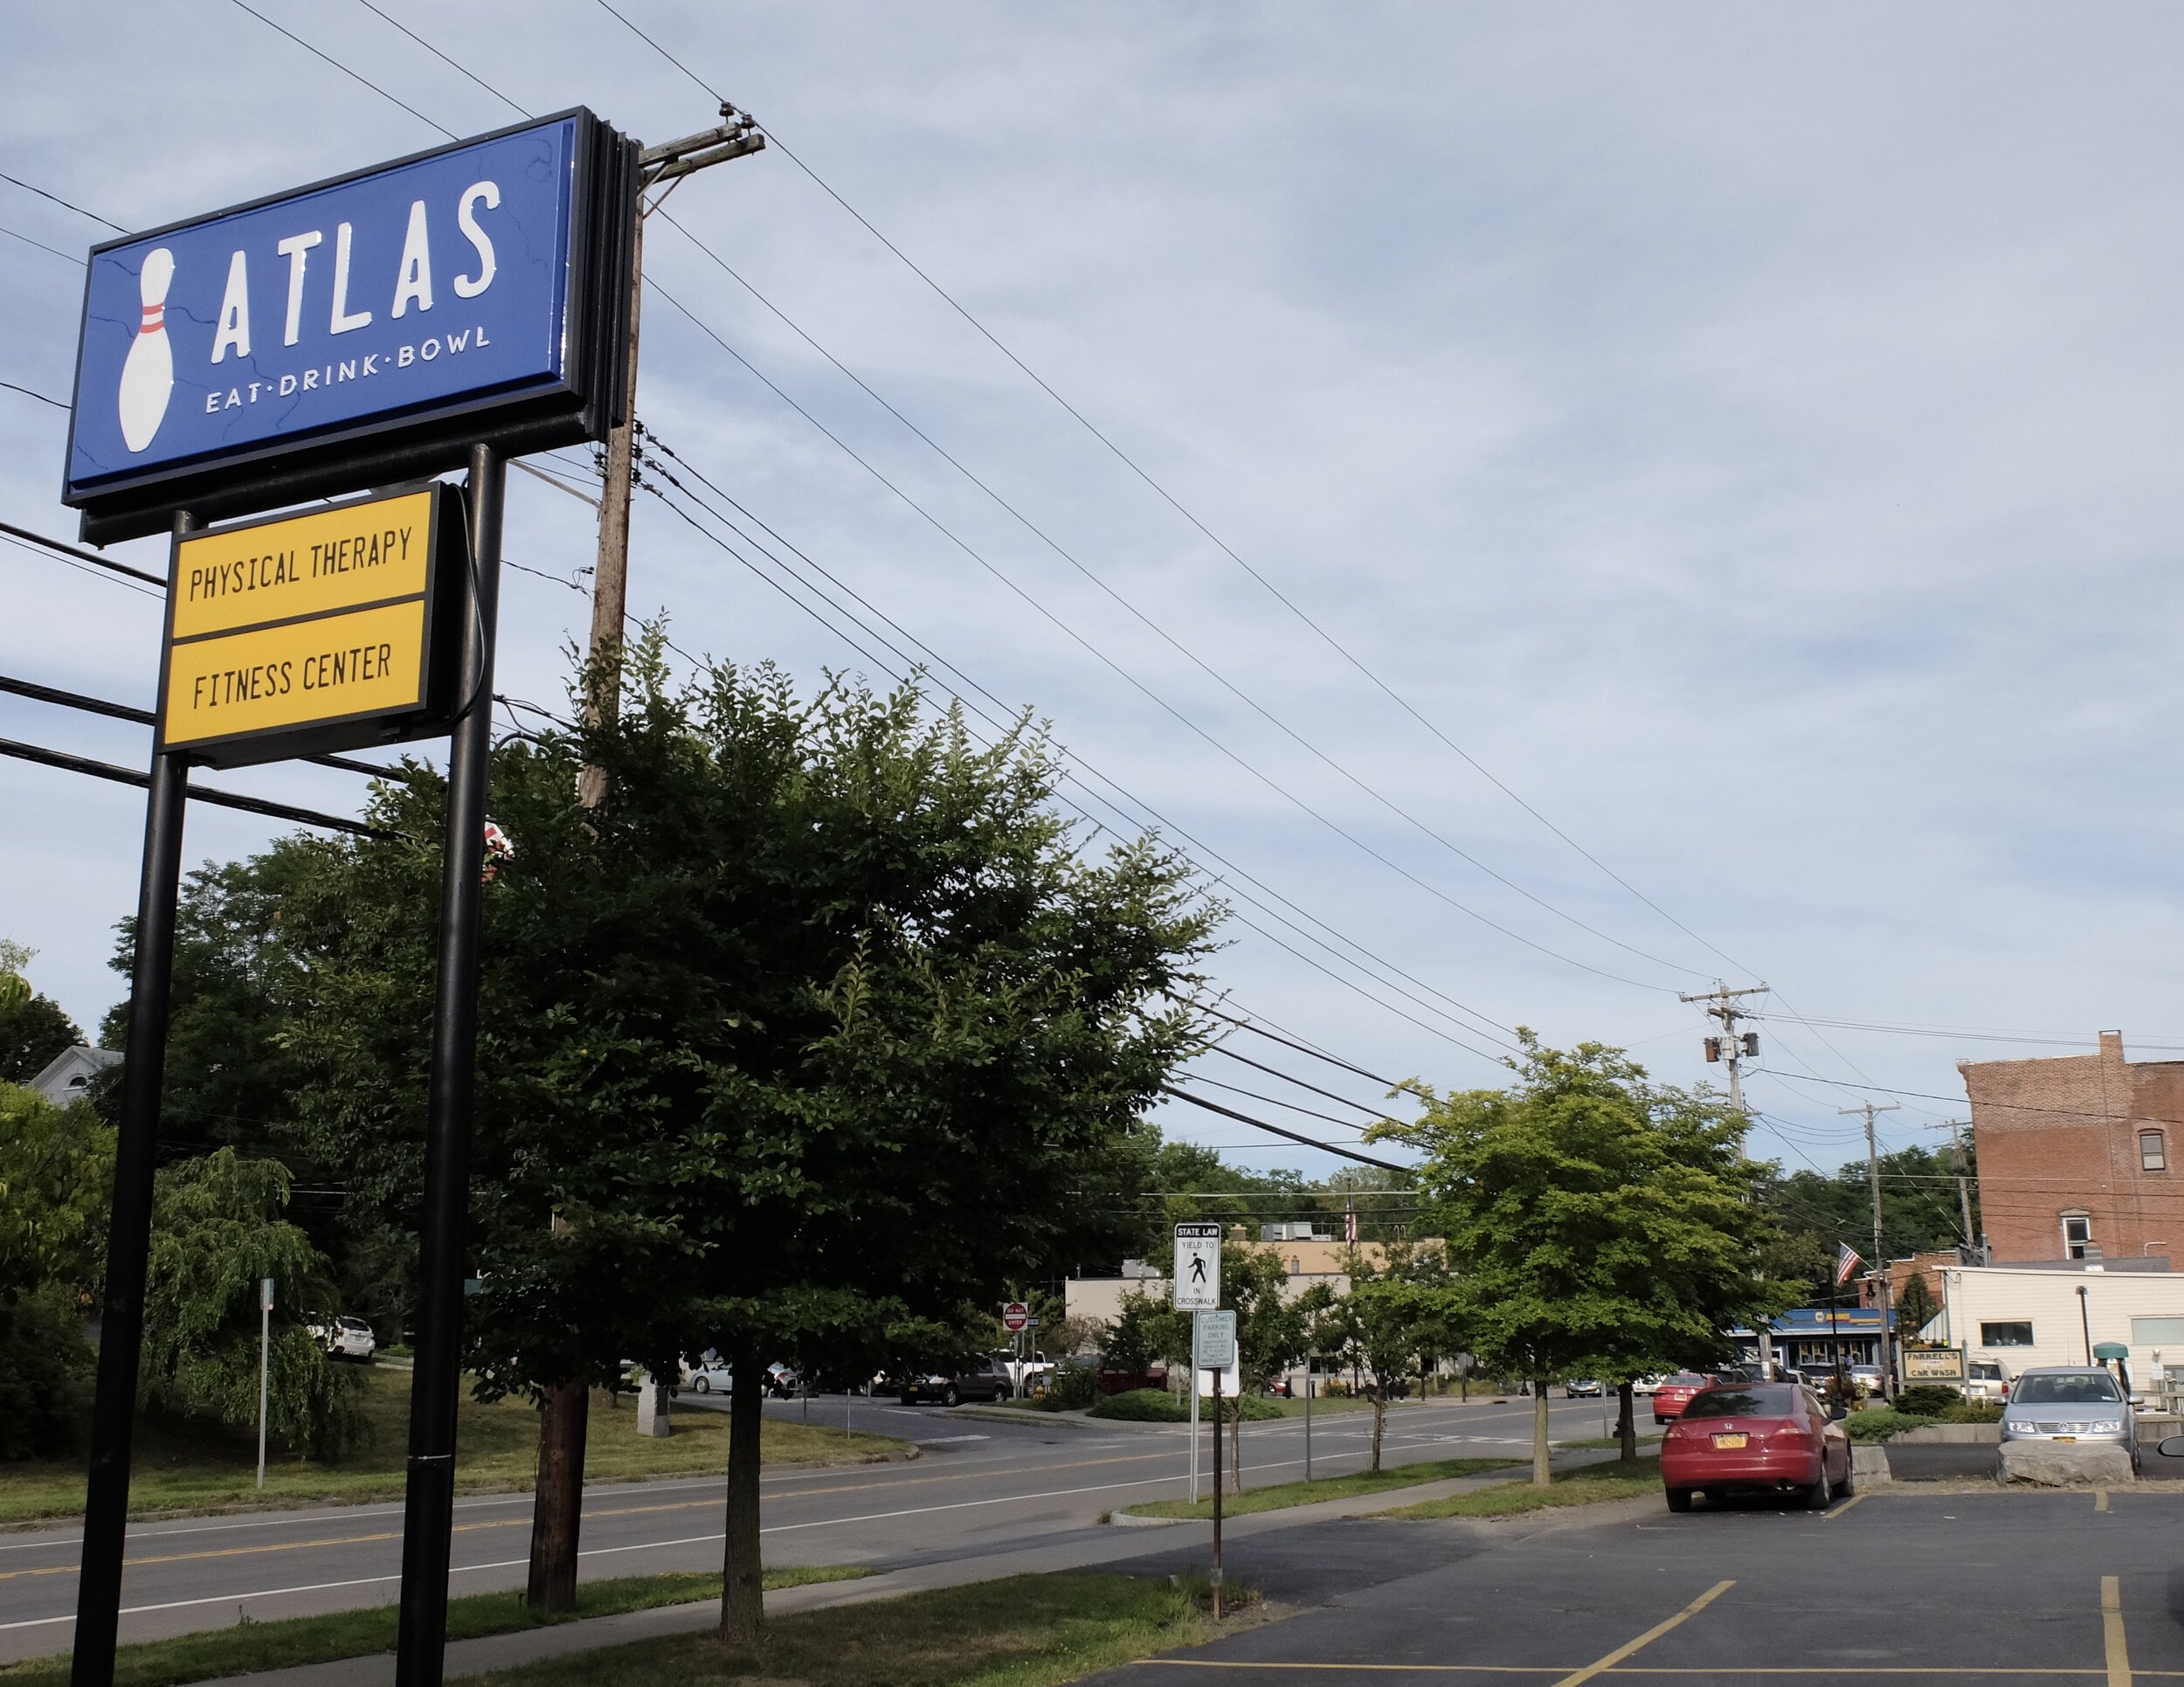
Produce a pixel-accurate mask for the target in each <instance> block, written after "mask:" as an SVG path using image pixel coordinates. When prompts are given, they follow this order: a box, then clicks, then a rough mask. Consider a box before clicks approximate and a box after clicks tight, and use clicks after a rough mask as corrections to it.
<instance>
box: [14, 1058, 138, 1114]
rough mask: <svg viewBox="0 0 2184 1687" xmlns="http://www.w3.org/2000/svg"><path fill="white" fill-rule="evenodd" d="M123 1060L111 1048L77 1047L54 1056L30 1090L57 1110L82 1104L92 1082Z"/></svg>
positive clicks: (32, 1080) (33, 1082)
mask: <svg viewBox="0 0 2184 1687" xmlns="http://www.w3.org/2000/svg"><path fill="white" fill-rule="evenodd" d="M120 1060H121V1056H120V1055H119V1054H115V1053H114V1051H113V1050H112V1049H111V1048H92V1047H86V1045H85V1044H83V1043H78V1044H77V1045H76V1046H75V1047H73V1048H64V1049H62V1050H61V1051H60V1053H59V1054H56V1055H54V1056H53V1058H52V1060H51V1061H48V1062H47V1063H46V1067H45V1070H44V1071H42V1072H40V1073H39V1074H38V1075H37V1076H36V1077H34V1078H32V1079H31V1082H30V1084H29V1086H28V1087H29V1088H31V1089H35V1090H36V1091H38V1094H39V1095H41V1096H45V1099H46V1100H47V1101H49V1102H51V1103H53V1105H54V1106H56V1107H66V1106H67V1105H68V1103H71V1102H78V1101H81V1100H82V1099H83V1098H84V1092H85V1091H86V1089H89V1088H90V1087H91V1081H92V1080H93V1078H95V1077H97V1076H98V1075H99V1074H100V1073H101V1072H103V1071H105V1070H106V1069H107V1068H108V1067H109V1066H113V1065H114V1064H115V1063H116V1062H118V1061H120Z"/></svg>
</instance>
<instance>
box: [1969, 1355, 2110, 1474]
mask: <svg viewBox="0 0 2184 1687" xmlns="http://www.w3.org/2000/svg"><path fill="white" fill-rule="evenodd" d="M2002 1439H2003V1440H2004V1441H2005V1442H2012V1441H2061V1442H2096V1443H2105V1444H2106V1445H2108V1446H2111V1447H2120V1448H2123V1449H2124V1450H2125V1452H2126V1453H2128V1454H2129V1455H2131V1468H2132V1471H2133V1472H2134V1473H2135V1472H2136V1471H2137V1470H2138V1469H2139V1427H2138V1424H2137V1422H2136V1421H2135V1420H2134V1419H2133V1418H2132V1415H2131V1402H2130V1401H2129V1400H2125V1398H2124V1391H2123V1390H2122V1388H2120V1387H2119V1386H2117V1382H2116V1379H2115V1378H2113V1377H2112V1376H2111V1375H2109V1373H2108V1372H2105V1371H2104V1370H2102V1369H2100V1368H2099V1367H2098V1366H2083V1365H2043V1366H2036V1367H2035V1368H2034V1369H2032V1370H2029V1371H2026V1372H2022V1373H2021V1374H2020V1375H2019V1377H2018V1378H2017V1380H2016V1381H2015V1383H2014V1384H2012V1385H2011V1387H2010V1394H2009V1404H2008V1407H2005V1408H2004V1409H2003V1412H2002Z"/></svg>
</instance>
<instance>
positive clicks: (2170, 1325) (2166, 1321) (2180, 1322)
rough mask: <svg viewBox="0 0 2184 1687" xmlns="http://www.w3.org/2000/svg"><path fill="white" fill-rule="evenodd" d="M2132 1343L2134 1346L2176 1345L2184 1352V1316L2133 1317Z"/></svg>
mask: <svg viewBox="0 0 2184 1687" xmlns="http://www.w3.org/2000/svg"><path fill="white" fill-rule="evenodd" d="M2131 1345H2132V1346H2133V1347H2174V1348H2176V1349H2177V1350H2178V1351H2179V1352H2184V1318H2160V1317H2156V1318H2133V1319H2132V1321H2131Z"/></svg>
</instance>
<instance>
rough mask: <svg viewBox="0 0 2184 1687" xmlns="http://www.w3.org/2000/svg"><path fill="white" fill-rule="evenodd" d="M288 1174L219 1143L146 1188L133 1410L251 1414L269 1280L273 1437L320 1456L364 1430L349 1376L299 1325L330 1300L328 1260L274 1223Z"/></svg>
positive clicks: (240, 1423) (221, 1416)
mask: <svg viewBox="0 0 2184 1687" xmlns="http://www.w3.org/2000/svg"><path fill="white" fill-rule="evenodd" d="M287 1199H288V1174H287V1172H286V1171H284V1170H283V1169H282V1168H281V1166H280V1165H279V1164H278V1163H277V1162H275V1161H273V1160H252V1159H244V1158H240V1157H239V1156H238V1155H237V1154H236V1152H235V1151H234V1150H233V1149H232V1148H223V1149H219V1150H218V1151H215V1152H213V1153H211V1154H209V1155H207V1156H205V1157H204V1158H201V1159H193V1160H180V1161H177V1162H176V1163H175V1164H174V1165H169V1166H165V1167H162V1169H161V1171H160V1172H159V1173H158V1176H157V1178H156V1181H155V1184H154V1186H153V1196H152V1234H151V1256H150V1261H149V1269H148V1270H147V1272H146V1276H145V1280H146V1284H147V1287H146V1290H145V1296H144V1363H143V1371H142V1382H141V1383H140V1385H139V1388H138V1400H139V1403H140V1404H141V1405H142V1406H144V1407H150V1408H153V1409H158V1410H164V1411H169V1412H174V1413H178V1414H199V1415H204V1416H208V1417H211V1418H214V1419H216V1420H218V1421H220V1422H222V1423H224V1424H226V1425H227V1426H228V1427H229V1428H238V1429H240V1428H248V1427H250V1426H251V1425H252V1424H254V1423H255V1422H256V1421H257V1418H258V1366H259V1312H258V1285H259V1279H261V1278H264V1277H271V1278H273V1281H274V1283H275V1290H274V1293H275V1299H276V1306H277V1309H278V1310H277V1312H276V1322H275V1325H274V1329H273V1339H272V1345H271V1349H270V1354H269V1369H268V1398H267V1404H266V1427H267V1430H268V1433H269V1435H270V1436H271V1437H272V1438H273V1440H275V1441H279V1442H284V1443H286V1444H287V1445H288V1446H291V1447H294V1448H298V1449H299V1450H301V1451H302V1452H304V1453H306V1454H308V1455H311V1456H314V1457H321V1456H325V1455H329V1454H332V1453H335V1452H338V1451H340V1450H341V1448H342V1447H343V1446H344V1445H345V1444H347V1442H349V1440H350V1439H351V1438H352V1437H353V1436H354V1435H356V1433H357V1431H358V1429H359V1428H360V1427H361V1421H362V1420H361V1416H360V1414H359V1413H358V1411H357V1408H356V1401H355V1397H354V1389H353V1386H352V1385H351V1382H350V1379H349V1377H347V1376H346V1375H344V1374H342V1373H341V1372H337V1371H336V1370H335V1368H334V1366H332V1364H331V1363H330V1362H329V1361H328V1359H327V1357H326V1355H325V1353H324V1352H321V1350H320V1347H319V1345H318V1343H317V1342H316V1341H315V1340H314V1339H313V1338H312V1336H311V1334H310V1332H309V1331H308V1330H307V1329H306V1328H305V1327H304V1324H305V1320H306V1319H307V1318H308V1317H309V1316H310V1314H311V1313H313V1312H314V1311H316V1310H320V1309H321V1308H322V1307H323V1306H324V1304H325V1297H326V1294H327V1291H328V1286H329V1285H328V1281H327V1277H326V1262H325V1261H324V1260H323V1259H321V1257H320V1256H319V1254H318V1252H317V1250H316V1249H314V1248H313V1247H312V1246H311V1244H310V1241H309V1240H308V1238H307V1237H306V1236H305V1235H304V1234H303V1232H302V1231H301V1230H300V1229H298V1228H297V1227H295V1226H294V1225H293V1224H290V1223H288V1222H287V1220H285V1219H284V1218H282V1216H281V1212H282V1209H283V1208H284V1207H285V1206H287Z"/></svg>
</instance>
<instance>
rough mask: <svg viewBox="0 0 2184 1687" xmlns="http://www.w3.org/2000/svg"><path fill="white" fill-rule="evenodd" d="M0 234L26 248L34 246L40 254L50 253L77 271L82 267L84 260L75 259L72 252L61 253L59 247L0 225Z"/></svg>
mask: <svg viewBox="0 0 2184 1687" xmlns="http://www.w3.org/2000/svg"><path fill="white" fill-rule="evenodd" d="M0 234H4V235H6V236H7V237H8V238H9V239H11V240H20V241H22V243H23V244H24V245H26V246H36V247H37V248H38V250H39V251H40V252H52V254H53V256H54V257H56V258H58V259H61V260H62V261H63V262H64V263H70V264H73V265H74V266H76V267H77V268H78V269H81V268H82V267H83V266H84V260H83V259H80V258H79V257H77V256H76V254H75V253H74V252H63V251H62V250H61V249H60V248H59V246H49V245H46V244H45V241H43V240H33V239H31V237H30V236H29V235H27V234H24V233H23V232H20V231H19V230H17V229H11V228H9V227H7V226H6V225H0Z"/></svg>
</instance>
